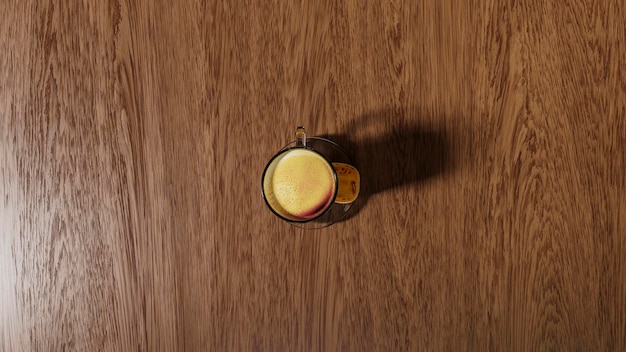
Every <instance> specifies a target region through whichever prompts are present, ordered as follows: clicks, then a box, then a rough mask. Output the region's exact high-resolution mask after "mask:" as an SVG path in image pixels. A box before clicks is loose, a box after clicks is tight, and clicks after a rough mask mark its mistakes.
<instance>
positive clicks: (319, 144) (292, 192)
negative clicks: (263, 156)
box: [261, 127, 360, 228]
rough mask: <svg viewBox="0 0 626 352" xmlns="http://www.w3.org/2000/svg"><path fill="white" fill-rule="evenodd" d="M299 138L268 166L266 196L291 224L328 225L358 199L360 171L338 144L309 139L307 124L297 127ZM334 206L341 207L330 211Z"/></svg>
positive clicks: (263, 185)
mask: <svg viewBox="0 0 626 352" xmlns="http://www.w3.org/2000/svg"><path fill="white" fill-rule="evenodd" d="M295 137H296V138H295V142H293V143H291V144H290V145H288V146H287V147H285V148H283V149H281V150H280V151H279V152H278V153H277V154H276V155H274V156H273V157H272V158H271V159H270V161H269V162H268V164H267V166H266V167H265V170H264V171H263V176H262V180H261V192H262V195H263V199H264V200H265V203H266V204H267V206H268V207H269V209H270V210H271V211H272V212H273V213H274V214H276V215H277V216H278V217H279V218H281V219H283V220H286V221H288V222H290V223H294V224H300V225H303V224H306V223H311V222H318V223H320V224H322V226H318V227H324V226H328V225H330V224H332V223H333V222H336V221H337V220H338V219H339V218H340V217H341V216H342V215H343V214H344V213H345V212H347V210H348V209H349V208H350V206H351V204H352V203H353V202H354V201H355V200H356V199H357V197H358V195H359V189H360V175H359V172H358V170H357V169H356V168H355V167H354V166H352V165H351V164H350V162H349V161H350V160H349V158H347V155H346V154H345V152H344V151H343V150H342V149H341V148H340V147H339V146H338V145H337V144H336V143H334V142H332V141H330V140H327V139H324V138H319V137H310V138H307V136H306V131H305V129H304V128H303V127H298V128H297V129H296V134H295ZM333 206H335V207H336V208H337V209H335V211H334V212H332V211H330V210H331V208H333ZM308 228H315V226H313V227H311V226H308Z"/></svg>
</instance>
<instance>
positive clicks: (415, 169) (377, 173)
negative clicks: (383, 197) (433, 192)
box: [321, 110, 458, 221]
mask: <svg viewBox="0 0 626 352" xmlns="http://www.w3.org/2000/svg"><path fill="white" fill-rule="evenodd" d="M395 114H397V113H395V112H393V111H391V110H389V111H386V110H382V111H378V112H374V113H372V114H368V115H364V116H362V117H361V118H360V119H358V120H356V121H354V123H353V125H354V126H353V127H349V128H348V129H347V130H352V131H355V132H358V129H364V130H368V131H371V130H373V127H372V125H382V126H383V127H381V128H380V129H379V131H380V132H379V133H380V134H377V133H374V135H373V136H367V137H362V138H361V140H358V141H355V140H354V137H351V135H348V134H336V135H323V136H321V137H324V138H328V139H330V140H332V141H335V142H337V143H338V144H339V145H340V146H342V147H343V148H344V149H345V150H346V152H347V153H348V155H349V156H350V157H351V158H352V159H353V160H354V162H355V166H356V167H357V168H358V169H359V172H360V174H361V193H360V195H359V198H358V199H357V200H356V203H355V204H354V206H353V209H351V211H350V214H349V215H348V216H347V217H346V218H344V219H343V220H344V221H345V220H346V219H348V218H350V217H352V216H354V215H356V214H357V213H358V212H359V211H360V210H361V209H362V208H363V207H364V206H365V205H366V203H367V201H368V199H369V198H370V197H371V196H373V195H375V194H377V193H381V192H385V191H388V190H393V189H395V188H398V187H404V186H413V187H414V186H416V185H419V184H420V183H423V182H426V181H428V180H430V179H434V178H438V177H443V176H444V175H446V174H448V173H451V172H452V171H454V170H455V169H456V167H457V166H458V163H457V160H456V158H455V155H454V154H453V149H452V148H451V142H452V137H451V136H450V135H449V134H450V133H449V131H446V130H445V129H444V128H442V127H439V126H432V125H426V124H417V123H415V122H411V123H404V122H401V123H398V124H396V125H394V126H390V127H387V128H384V126H385V125H387V126H388V121H394V120H396V119H398V120H399V118H398V116H397V115H395ZM408 120H410V121H418V120H420V119H419V118H417V117H410V118H409V119H408ZM355 134H356V135H358V133H355Z"/></svg>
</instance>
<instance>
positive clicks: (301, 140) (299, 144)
mask: <svg viewBox="0 0 626 352" xmlns="http://www.w3.org/2000/svg"><path fill="white" fill-rule="evenodd" d="M296 148H306V131H305V130H304V127H302V126H298V128H296Z"/></svg>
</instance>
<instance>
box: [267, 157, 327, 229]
mask: <svg viewBox="0 0 626 352" xmlns="http://www.w3.org/2000/svg"><path fill="white" fill-rule="evenodd" d="M296 149H304V150H308V151H311V152H313V153H315V154H317V155H319V156H320V157H322V159H323V160H324V161H326V163H327V164H328V166H329V167H330V169H331V170H332V173H333V183H334V185H335V188H334V191H333V197H332V200H331V202H330V203H329V204H328V207H326V209H324V211H323V212H321V213H320V214H319V215H318V216H316V217H314V218H311V219H303V220H293V219H288V218H286V217H284V216H282V215H280V214H279V213H278V212H277V211H276V210H274V208H273V207H272V206H271V205H270V203H269V201H268V200H267V197H266V196H265V187H264V183H265V175H266V174H267V170H268V168H269V167H270V165H271V164H272V162H274V160H276V158H278V157H279V156H281V155H283V154H285V153H289V152H291V151H293V150H296ZM338 189H339V179H338V177H337V171H336V170H335V167H334V166H333V163H332V162H331V161H330V160H328V158H327V157H326V156H324V155H323V154H322V153H320V152H318V151H317V150H315V149H311V148H309V147H284V148H282V149H281V150H279V151H278V153H276V154H274V156H272V158H271V159H270V160H269V161H268V162H267V165H265V169H264V170H263V175H262V176H261V196H262V197H263V201H265V205H267V207H268V208H269V209H270V210H271V211H272V213H274V214H275V215H276V216H278V217H279V218H281V219H282V220H284V221H287V222H295V223H307V222H311V221H313V220H317V219H319V218H321V217H322V216H324V215H326V213H328V211H329V210H330V208H332V207H333V205H334V204H335V200H336V199H337V191H338Z"/></svg>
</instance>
